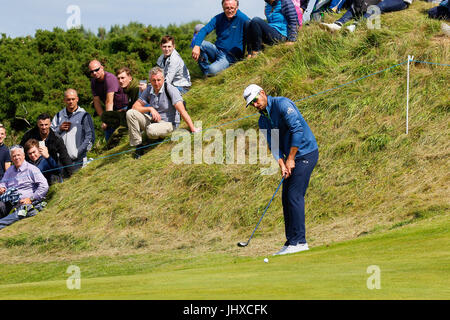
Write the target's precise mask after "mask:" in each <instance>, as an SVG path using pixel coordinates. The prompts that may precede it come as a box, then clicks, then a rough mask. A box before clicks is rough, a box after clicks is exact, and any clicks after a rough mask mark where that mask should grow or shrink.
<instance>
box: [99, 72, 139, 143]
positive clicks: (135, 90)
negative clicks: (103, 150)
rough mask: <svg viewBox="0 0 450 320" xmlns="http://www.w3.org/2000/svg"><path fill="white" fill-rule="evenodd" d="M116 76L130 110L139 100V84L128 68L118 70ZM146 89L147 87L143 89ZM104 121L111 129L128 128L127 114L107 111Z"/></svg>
mask: <svg viewBox="0 0 450 320" xmlns="http://www.w3.org/2000/svg"><path fill="white" fill-rule="evenodd" d="M116 76H117V80H118V81H119V85H120V87H121V88H122V89H123V92H124V93H125V94H126V96H127V101H128V102H127V110H128V109H129V108H131V107H132V106H133V104H134V103H135V102H136V101H137V99H139V89H140V88H139V83H138V81H137V80H136V79H133V77H132V75H131V70H130V69H129V68H127V67H123V68H120V69H118V70H117V72H116ZM145 88H146V86H145V87H144V88H143V89H145ZM102 121H103V122H104V123H106V125H107V126H108V127H111V128H118V127H119V126H122V127H125V128H127V117H126V112H116V111H105V112H103V114H102ZM108 140H109V139H108Z"/></svg>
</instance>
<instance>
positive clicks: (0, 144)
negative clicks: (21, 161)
mask: <svg viewBox="0 0 450 320" xmlns="http://www.w3.org/2000/svg"><path fill="white" fill-rule="evenodd" d="M5 138H6V128H5V127H4V126H3V124H0V179H1V178H3V175H4V174H5V172H6V170H8V168H9V167H10V166H11V156H10V154H9V148H8V147H7V146H6V145H5Z"/></svg>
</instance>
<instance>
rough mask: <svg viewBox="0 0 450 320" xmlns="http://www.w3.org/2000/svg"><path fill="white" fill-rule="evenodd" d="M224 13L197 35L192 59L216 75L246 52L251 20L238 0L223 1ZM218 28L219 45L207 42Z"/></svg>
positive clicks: (217, 41) (205, 71)
mask: <svg viewBox="0 0 450 320" xmlns="http://www.w3.org/2000/svg"><path fill="white" fill-rule="evenodd" d="M222 8H223V13H220V14H218V15H216V16H215V17H214V18H212V19H211V21H209V22H208V24H207V25H206V26H204V27H203V28H202V29H201V30H200V32H199V33H198V34H197V36H196V38H195V43H194V48H193V49H192V58H193V59H194V60H195V61H198V64H199V66H200V69H201V70H202V72H203V74H204V75H206V76H211V75H216V74H217V73H219V72H220V71H222V70H225V69H226V68H228V67H229V66H230V65H231V64H232V63H235V62H236V61H237V60H239V59H241V58H242V57H243V55H244V43H245V33H246V29H247V26H248V24H249V21H250V19H249V18H248V17H247V16H246V15H245V14H244V13H242V12H241V11H240V10H239V9H238V8H239V1H238V0H222ZM213 30H215V31H216V35H217V40H216V43H215V45H214V44H212V43H210V42H208V41H204V39H205V37H206V36H207V35H208V34H209V33H210V32H212V31H213Z"/></svg>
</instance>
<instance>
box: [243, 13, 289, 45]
mask: <svg viewBox="0 0 450 320" xmlns="http://www.w3.org/2000/svg"><path fill="white" fill-rule="evenodd" d="M248 35H249V43H250V44H251V48H252V51H253V52H255V51H256V52H259V51H261V49H262V44H263V43H264V44H268V45H273V44H274V43H275V42H277V41H280V42H281V41H285V40H286V38H285V37H283V35H282V34H280V33H279V32H278V31H277V30H275V29H274V28H272V27H271V26H269V24H268V23H267V22H265V21H264V20H263V19H261V18H259V17H255V18H253V19H252V20H251V23H250V27H249V33H248ZM249 52H250V51H249Z"/></svg>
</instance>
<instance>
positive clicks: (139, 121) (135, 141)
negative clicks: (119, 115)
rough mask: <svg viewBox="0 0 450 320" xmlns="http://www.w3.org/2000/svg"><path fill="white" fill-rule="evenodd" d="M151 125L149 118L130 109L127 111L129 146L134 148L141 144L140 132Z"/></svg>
mask: <svg viewBox="0 0 450 320" xmlns="http://www.w3.org/2000/svg"><path fill="white" fill-rule="evenodd" d="M150 123H151V117H150V116H149V115H147V114H142V113H140V112H139V111H137V110H134V109H130V110H128V111H127V124H128V132H129V135H130V146H132V147H135V146H138V145H140V144H141V143H142V136H141V131H144V130H145V128H146V127H147V126H148V125H149V124H150Z"/></svg>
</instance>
